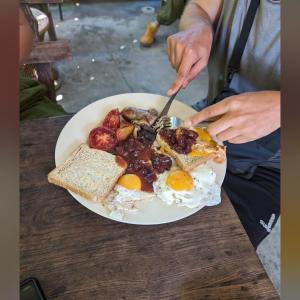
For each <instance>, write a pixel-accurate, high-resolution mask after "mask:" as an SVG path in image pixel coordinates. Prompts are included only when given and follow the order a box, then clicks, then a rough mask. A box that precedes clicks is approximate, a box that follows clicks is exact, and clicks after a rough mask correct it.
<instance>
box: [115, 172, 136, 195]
mask: <svg viewBox="0 0 300 300" xmlns="http://www.w3.org/2000/svg"><path fill="white" fill-rule="evenodd" d="M117 184H118V185H121V186H123V187H124V188H125V189H127V190H139V191H140V190H141V188H142V181H141V179H140V177H139V176H137V175H135V174H125V175H122V176H121V177H120V178H119V180H118V182H117Z"/></svg>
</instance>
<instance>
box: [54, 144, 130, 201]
mask: <svg viewBox="0 0 300 300" xmlns="http://www.w3.org/2000/svg"><path fill="white" fill-rule="evenodd" d="M126 167H127V166H126V163H125V164H122V165H120V164H119V163H118V162H117V160H116V156H115V155H113V154H110V153H108V152H105V151H102V150H97V149H91V148H90V147H89V146H88V145H87V144H81V145H80V146H79V147H78V148H77V149H76V150H75V151H74V152H73V153H72V154H71V155H70V157H69V158H68V159H67V160H66V161H65V163H63V164H62V165H60V166H58V167H57V168H55V169H54V170H53V171H51V172H50V173H49V174H48V181H49V182H50V183H53V184H56V185H58V186H61V187H63V188H65V189H68V190H70V191H72V192H74V193H76V194H78V195H80V196H82V197H83V198H85V199H88V200H92V201H97V202H103V201H104V200H105V199H106V197H107V196H108V194H109V193H110V191H111V190H112V189H113V188H114V186H115V184H116V182H117V181H118V179H119V177H120V176H122V175H123V174H124V172H125V170H126Z"/></svg>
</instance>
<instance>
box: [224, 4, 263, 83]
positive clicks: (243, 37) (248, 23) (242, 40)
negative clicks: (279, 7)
mask: <svg viewBox="0 0 300 300" xmlns="http://www.w3.org/2000/svg"><path fill="white" fill-rule="evenodd" d="M259 4H260V0H251V3H250V5H249V8H248V11H247V14H246V17H245V20H244V24H243V27H242V30H241V33H240V36H239V38H238V40H237V42H236V44H235V47H234V49H233V52H232V56H231V58H230V61H229V64H228V73H227V78H226V84H225V87H227V88H228V87H229V85H230V82H231V80H232V77H233V75H234V74H235V73H237V72H239V70H240V64H241V58H242V55H243V52H244V49H245V46H246V43H247V40H248V37H249V34H250V30H251V27H252V24H253V21H254V18H255V14H256V11H257V8H258V6H259Z"/></svg>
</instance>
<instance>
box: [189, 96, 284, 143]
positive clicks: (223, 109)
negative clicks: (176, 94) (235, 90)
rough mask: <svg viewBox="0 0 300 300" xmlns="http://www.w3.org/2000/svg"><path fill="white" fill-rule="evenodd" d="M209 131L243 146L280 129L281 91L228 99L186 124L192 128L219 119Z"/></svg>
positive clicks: (200, 113) (203, 111)
mask: <svg viewBox="0 0 300 300" xmlns="http://www.w3.org/2000/svg"><path fill="white" fill-rule="evenodd" d="M216 117H218V119H217V120H216V121H214V122H212V123H211V124H210V125H209V126H208V128H207V130H208V132H209V134H210V135H212V136H217V138H218V139H219V140H221V141H229V142H230V143H234V144H240V143H246V142H250V141H253V140H256V139H259V138H261V137H263V136H266V135H268V134H270V133H271V132H273V131H275V130H276V129H278V128H280V92H278V91H262V92H251V93H243V94H240V95H236V96H232V97H228V98H226V99H224V100H222V101H220V102H218V103H217V104H214V105H211V106H209V107H207V108H205V109H203V110H202V111H200V112H199V113H197V114H195V115H194V116H193V117H192V118H191V119H189V120H187V121H186V122H185V125H186V126H188V127H191V126H195V125H196V124H198V123H200V122H203V121H206V120H209V119H212V118H216Z"/></svg>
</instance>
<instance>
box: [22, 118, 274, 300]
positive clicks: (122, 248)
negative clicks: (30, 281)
mask: <svg viewBox="0 0 300 300" xmlns="http://www.w3.org/2000/svg"><path fill="white" fill-rule="evenodd" d="M69 118H70V116H66V117H58V118H50V119H42V120H35V121H25V122H23V123H21V149H20V150H21V154H20V155H21V157H20V172H21V174H20V176H21V178H20V185H21V186H20V193H21V199H20V205H21V206H20V207H21V224H20V234H21V236H20V255H21V258H20V269H21V280H23V279H24V278H27V277H29V276H34V277H37V278H38V279H39V281H40V283H41V286H42V288H43V289H44V291H45V294H46V296H47V297H48V299H72V300H74V299H80V300H82V299H113V300H115V299H128V300H132V299H138V300H143V299H151V300H152V299H186V300H191V299H197V300H198V299H212V300H217V299H222V300H224V299H230V300H234V299H279V298H278V295H277V293H276V291H275V290H274V288H273V286H272V284H271V282H270V280H269V278H268V276H267V274H266V273H265V271H264V269H263V267H262V265H261V263H260V262H259V259H258V257H257V256H256V253H255V251H254V249H253V247H252V246H251V244H250V241H249V240H248V238H247V236H246V233H245V231H244V229H243V227H242V225H241V223H240V221H239V219H238V217H237V215H236V213H235V211H234V209H233V207H232V206H231V203H230V202H229V200H228V198H227V197H226V195H225V194H223V201H222V203H221V205H219V206H216V207H211V208H204V209H202V210H201V211H199V212H198V213H196V214H194V215H192V216H191V217H188V218H186V219H184V220H181V221H178V222H175V223H170V224H165V225H158V226H136V225H127V224H122V223H117V222H114V221H111V220H108V219H105V218H103V217H100V216H98V215H97V214H95V213H93V212H91V211H89V210H87V209H86V208H85V207H83V206H82V205H80V204H79V203H78V202H77V201H76V200H75V199H73V198H72V197H71V195H70V194H69V193H68V192H67V191H65V190H63V189H61V188H58V187H56V186H54V185H51V184H48V182H47V174H48V172H49V171H51V170H52V169H53V168H54V149H55V143H56V140H57V137H58V135H59V133H60V131H61V129H62V128H63V126H64V125H65V123H66V122H67V121H68V120H69Z"/></svg>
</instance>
